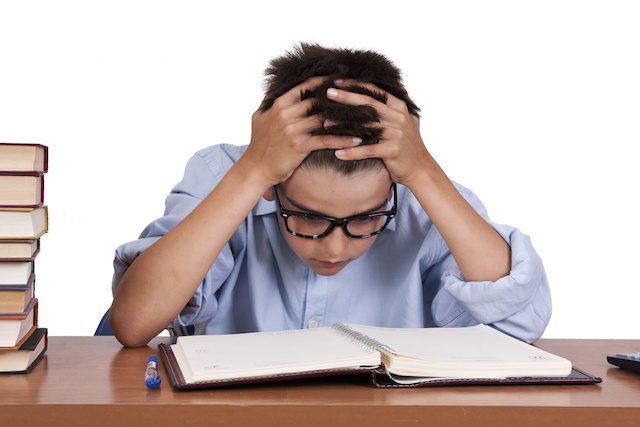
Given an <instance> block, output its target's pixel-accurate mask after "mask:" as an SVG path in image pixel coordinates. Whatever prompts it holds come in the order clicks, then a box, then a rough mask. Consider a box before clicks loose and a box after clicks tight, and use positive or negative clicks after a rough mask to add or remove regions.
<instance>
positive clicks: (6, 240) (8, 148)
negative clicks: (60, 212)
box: [0, 143, 48, 373]
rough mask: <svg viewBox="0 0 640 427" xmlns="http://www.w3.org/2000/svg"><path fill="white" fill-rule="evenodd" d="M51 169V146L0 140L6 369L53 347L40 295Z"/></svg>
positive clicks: (0, 312)
mask: <svg viewBox="0 0 640 427" xmlns="http://www.w3.org/2000/svg"><path fill="white" fill-rule="evenodd" d="M47 169H48V148H47V147H46V146H44V145H39V144H10V143H0V373H26V372H29V371H30V370H31V369H32V368H33V366H35V365H36V363H37V361H38V360H40V358H41V356H42V355H43V354H44V352H45V351H46V349H47V329H46V328H40V327H38V300H37V298H36V295H35V286H36V275H35V259H36V256H37V255H38V253H39V252H40V237H41V236H42V235H43V234H44V233H46V232H47V231H48V216H47V213H48V211H47V206H45V205H44V174H45V173H46V172H47Z"/></svg>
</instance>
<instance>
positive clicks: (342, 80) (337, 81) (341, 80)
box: [334, 79, 344, 85]
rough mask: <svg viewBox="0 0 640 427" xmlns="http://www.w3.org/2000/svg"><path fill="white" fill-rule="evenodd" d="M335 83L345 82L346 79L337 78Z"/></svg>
mask: <svg viewBox="0 0 640 427" xmlns="http://www.w3.org/2000/svg"><path fill="white" fill-rule="evenodd" d="M334 83H335V84H337V85H341V84H342V83H344V79H335V80H334Z"/></svg>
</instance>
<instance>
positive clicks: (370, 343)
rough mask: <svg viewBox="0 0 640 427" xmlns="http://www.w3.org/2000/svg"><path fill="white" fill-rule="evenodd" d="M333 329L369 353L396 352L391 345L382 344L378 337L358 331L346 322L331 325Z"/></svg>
mask: <svg viewBox="0 0 640 427" xmlns="http://www.w3.org/2000/svg"><path fill="white" fill-rule="evenodd" d="M331 329H333V330H334V331H335V332H337V333H339V334H340V335H342V336H343V337H345V338H347V340H348V341H349V342H351V343H352V344H354V345H356V346H357V347H359V348H360V349H362V350H364V351H366V352H367V353H375V352H381V351H386V352H389V353H394V351H393V349H391V348H390V347H389V346H387V345H385V344H382V343H381V342H380V341H378V340H377V339H375V338H373V337H370V336H369V335H367V334H363V333H362V332H360V331H357V330H355V329H353V328H352V327H350V326H349V325H345V324H344V323H335V324H333V325H331Z"/></svg>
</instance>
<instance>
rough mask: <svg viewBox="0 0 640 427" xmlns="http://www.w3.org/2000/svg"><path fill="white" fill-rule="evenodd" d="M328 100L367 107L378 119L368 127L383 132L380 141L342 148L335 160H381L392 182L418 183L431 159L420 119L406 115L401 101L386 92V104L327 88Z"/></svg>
mask: <svg viewBox="0 0 640 427" xmlns="http://www.w3.org/2000/svg"><path fill="white" fill-rule="evenodd" d="M335 83H336V86H338V87H346V86H349V85H351V84H358V85H360V86H365V87H367V88H369V89H371V90H374V91H377V92H383V93H384V91H383V90H381V89H380V88H378V87H377V86H375V85H374V84H371V83H362V82H354V81H336V82H335ZM327 97H328V98H329V99H331V100H333V101H336V102H340V103H342V104H347V105H370V106H372V107H374V108H375V109H376V110H377V111H378V114H379V116H380V122H379V123H370V124H369V126H371V127H378V128H381V129H382V136H381V137H380V142H379V143H378V144H374V145H363V146H360V147H353V148H348V147H345V149H343V150H339V151H337V152H336V156H337V157H338V158H340V159H341V160H357V159H365V158H381V159H382V160H383V161H384V163H385V166H386V167H387V169H388V170H389V173H390V174H391V179H392V180H393V181H394V182H397V183H398V184H403V185H405V186H407V187H411V184H412V183H414V182H415V183H417V182H418V181H419V179H420V178H419V177H418V174H420V173H423V172H424V171H425V170H426V168H428V165H429V164H430V163H431V162H432V160H433V159H432V158H431V155H430V154H429V152H428V151H427V148H426V147H425V145H424V142H423V141H422V137H421V136H420V119H419V118H418V117H416V116H414V115H412V114H411V113H409V111H408V108H407V105H406V104H405V103H404V102H403V101H401V100H399V99H398V98H396V97H394V96H393V95H391V94H389V93H387V103H386V104H385V103H382V102H379V101H377V100H375V99H373V98H371V97H369V96H366V95H361V94H357V93H353V92H348V91H346V90H341V89H329V90H328V91H327Z"/></svg>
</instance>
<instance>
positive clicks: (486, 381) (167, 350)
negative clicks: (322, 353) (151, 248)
mask: <svg viewBox="0 0 640 427" xmlns="http://www.w3.org/2000/svg"><path fill="white" fill-rule="evenodd" d="M158 349H159V350H160V356H161V358H162V361H163V363H164V366H165V368H166V370H167V374H168V376H169V381H170V382H171V384H172V385H173V386H174V387H175V388H176V389H178V390H191V389H200V388H213V387H223V386H233V385H242V384H256V383H267V382H275V381H287V380H297V379H304V378H315V377H329V376H339V375H354V374H369V375H371V379H372V382H373V384H374V385H375V386H376V387H379V388H417V387H437V386H453V385H506V384H514V385H515V384H520V385H522V384H597V383H600V382H602V379H601V378H598V377H595V376H593V375H590V374H588V373H586V372H584V371H582V370H580V369H577V368H575V367H574V368H573V370H572V371H571V374H570V375H569V376H567V377H523V378H501V379H493V378H473V379H459V378H457V379H442V380H433V381H425V382H420V383H414V384H398V383H396V382H394V381H393V380H392V379H391V378H389V377H388V376H387V375H386V374H384V373H382V372H378V371H376V370H372V369H368V368H363V369H340V370H325V371H309V372H303V373H298V374H280V375H269V376H260V377H250V378H240V379H231V380H221V381H209V382H200V383H192V384H187V383H186V382H185V380H184V377H183V376H182V372H181V371H180V367H179V366H178V362H177V361H176V358H175V356H174V354H173V350H172V349H171V345H170V344H159V345H158Z"/></svg>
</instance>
